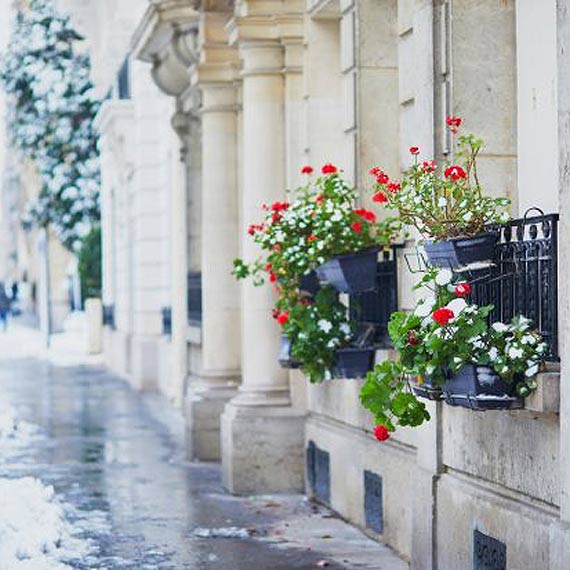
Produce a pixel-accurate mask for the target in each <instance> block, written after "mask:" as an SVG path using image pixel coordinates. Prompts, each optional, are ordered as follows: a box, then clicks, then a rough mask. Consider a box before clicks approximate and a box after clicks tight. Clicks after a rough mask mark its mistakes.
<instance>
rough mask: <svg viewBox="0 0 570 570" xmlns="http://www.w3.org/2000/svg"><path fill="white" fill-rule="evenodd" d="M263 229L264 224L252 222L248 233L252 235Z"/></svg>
mask: <svg viewBox="0 0 570 570" xmlns="http://www.w3.org/2000/svg"><path fill="white" fill-rule="evenodd" d="M262 230H263V224H251V225H250V226H249V227H248V228H247V233H248V234H249V235H250V236H252V235H253V234H254V233H255V232H260V231H262Z"/></svg>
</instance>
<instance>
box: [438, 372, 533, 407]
mask: <svg viewBox="0 0 570 570" xmlns="http://www.w3.org/2000/svg"><path fill="white" fill-rule="evenodd" d="M515 388H516V382H514V381H513V382H506V381H505V380H503V379H502V378H501V377H500V376H499V375H498V374H496V373H495V372H494V371H493V370H492V369H491V368H489V367H487V366H474V365H470V366H466V367H465V368H463V369H462V370H461V371H460V372H458V373H457V374H453V375H451V377H450V379H449V380H448V381H447V382H446V383H445V385H444V386H443V396H444V398H445V402H446V403H447V404H449V405H451V406H461V407H462V408H469V409H471V410H482V411H484V410H516V409H519V408H522V407H523V400H522V398H519V397H518V396H517V394H516V390H515Z"/></svg>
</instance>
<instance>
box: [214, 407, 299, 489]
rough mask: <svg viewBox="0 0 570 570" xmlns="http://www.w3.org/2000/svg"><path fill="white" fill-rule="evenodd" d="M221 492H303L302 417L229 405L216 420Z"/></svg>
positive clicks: (282, 409) (280, 409)
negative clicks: (219, 437)
mask: <svg viewBox="0 0 570 570" xmlns="http://www.w3.org/2000/svg"><path fill="white" fill-rule="evenodd" d="M221 420H222V421H221V428H222V437H221V441H222V475H223V483H224V487H226V489H228V491H230V492H231V493H234V494H236V495H244V494H255V493H257V494H263V493H289V492H303V490H304V473H305V457H304V440H305V414H304V413H302V412H300V411H299V410H296V409H294V408H292V407H291V406H272V405H266V406H242V405H240V404H239V400H238V401H237V402H236V401H232V402H230V403H229V404H228V405H227V406H226V408H225V410H224V413H223V415H222V418H221Z"/></svg>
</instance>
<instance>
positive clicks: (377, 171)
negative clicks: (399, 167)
mask: <svg viewBox="0 0 570 570" xmlns="http://www.w3.org/2000/svg"><path fill="white" fill-rule="evenodd" d="M381 172H382V169H381V168H380V167H379V166H375V167H374V168H371V169H370V170H369V171H368V174H370V176H378V174H380V173H381Z"/></svg>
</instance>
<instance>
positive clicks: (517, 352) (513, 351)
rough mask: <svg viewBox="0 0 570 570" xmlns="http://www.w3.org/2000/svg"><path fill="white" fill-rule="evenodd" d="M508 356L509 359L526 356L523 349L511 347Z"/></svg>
mask: <svg viewBox="0 0 570 570" xmlns="http://www.w3.org/2000/svg"><path fill="white" fill-rule="evenodd" d="M507 354H508V355H509V358H522V357H523V356H524V350H523V349H522V348H516V347H515V346H511V347H509V348H508V350H507Z"/></svg>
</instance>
